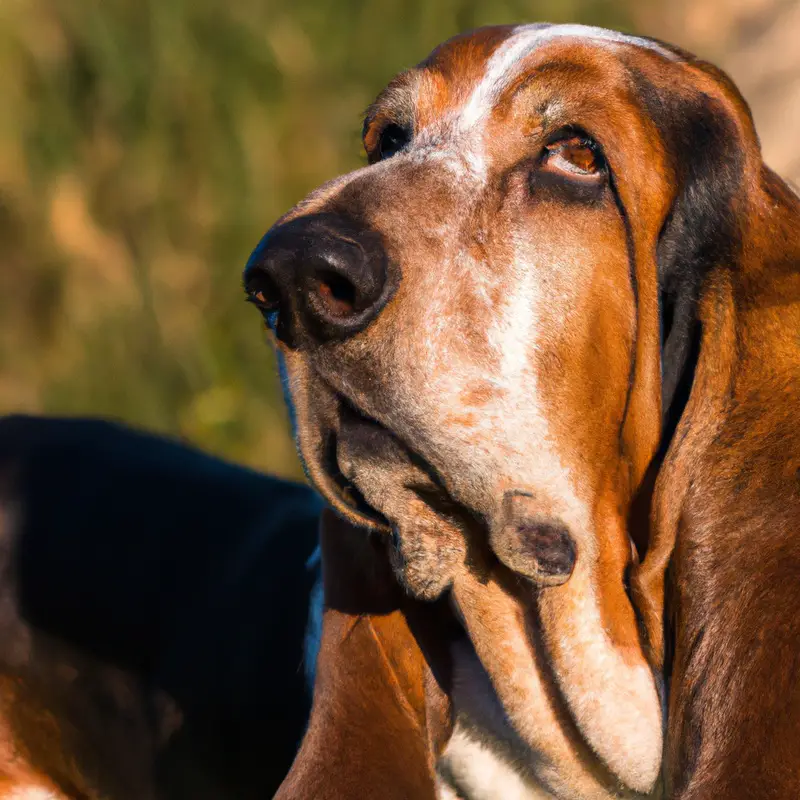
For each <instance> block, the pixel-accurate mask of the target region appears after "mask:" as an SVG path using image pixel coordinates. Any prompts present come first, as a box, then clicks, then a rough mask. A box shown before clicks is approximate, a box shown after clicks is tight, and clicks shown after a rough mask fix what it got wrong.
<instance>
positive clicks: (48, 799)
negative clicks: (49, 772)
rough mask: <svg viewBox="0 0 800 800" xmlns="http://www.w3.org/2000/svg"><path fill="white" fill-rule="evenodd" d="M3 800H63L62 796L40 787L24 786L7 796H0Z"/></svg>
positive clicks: (13, 790)
mask: <svg viewBox="0 0 800 800" xmlns="http://www.w3.org/2000/svg"><path fill="white" fill-rule="evenodd" d="M0 797H2V798H3V800H64V796H63V795H60V794H54V793H53V792H51V791H50V790H49V789H43V788H42V787H41V786H26V787H22V788H20V787H17V788H15V789H12V790H11V792H9V793H8V794H4V795H0Z"/></svg>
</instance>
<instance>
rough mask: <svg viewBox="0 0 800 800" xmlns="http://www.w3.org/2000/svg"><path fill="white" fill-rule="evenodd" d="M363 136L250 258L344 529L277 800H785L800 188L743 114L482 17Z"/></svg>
mask: <svg viewBox="0 0 800 800" xmlns="http://www.w3.org/2000/svg"><path fill="white" fill-rule="evenodd" d="M786 135H787V136H793V135H794V132H792V131H787V133H786ZM363 139H364V146H365V149H366V153H367V156H368V160H369V165H368V166H365V167H364V168H362V169H358V170H356V171H355V172H352V173H350V174H347V175H344V176H343V177H340V178H337V179H335V180H332V181H331V182H329V183H327V184H325V185H323V186H322V187H321V188H319V189H318V190H316V191H314V192H312V193H311V194H310V195H309V196H308V197H307V198H306V199H305V200H303V201H302V202H300V203H299V204H298V205H297V206H296V207H295V208H293V209H292V210H291V211H290V212H288V213H287V214H286V215H285V216H284V217H283V218H281V219H280V220H279V221H278V222H277V223H276V224H275V225H274V226H273V227H272V228H271V229H270V230H269V231H268V232H267V234H266V235H265V236H264V238H263V239H262V241H261V242H260V244H259V245H258V246H257V248H256V249H255V251H254V252H253V255H252V256H251V259H250V261H249V263H248V266H247V268H246V270H245V275H244V283H245V289H246V291H247V294H248V296H249V298H250V300H252V301H253V302H254V303H255V305H256V306H258V307H259V309H260V310H261V312H262V314H263V316H264V318H265V320H266V323H267V327H268V328H269V329H270V330H271V331H272V338H273V340H274V342H275V343H276V346H277V351H278V353H279V358H280V361H281V363H282V370H283V374H284V381H285V386H286V390H287V395H288V397H289V399H290V403H291V406H292V409H293V416H294V421H295V425H296V435H297V440H298V443H299V448H300V450H301V453H302V457H303V459H304V462H305V466H306V469H307V472H308V475H309V476H310V478H311V480H312V481H313V483H314V484H315V485H316V486H317V487H318V489H319V490H320V491H321V492H322V493H323V495H324V496H325V497H326V499H327V500H328V501H329V503H330V504H331V505H332V506H333V507H334V508H335V509H336V511H337V512H338V515H339V517H340V519H336V518H333V517H329V518H328V520H327V524H326V529H325V531H324V535H323V558H322V561H323V573H324V575H325V607H324V614H323V623H322V633H321V641H320V649H319V656H318V660H317V677H316V685H315V696H314V706H313V710H312V716H311V721H310V724H309V728H308V731H307V733H306V737H305V740H304V743H303V745H302V748H301V750H300V752H299V754H298V757H297V759H296V761H295V764H294V766H293V768H292V771H291V772H290V774H289V775H288V777H287V779H286V781H285V782H284V784H283V787H282V789H281V790H280V792H279V793H278V797H279V798H280V800H288V799H289V798H292V799H295V798H297V799H300V798H302V799H303V800H305V798H314V799H315V800H325V799H327V798H330V799H331V800H333V799H334V798H335V799H336V800H341V799H342V798H349V797H359V798H379V797H380V798H435V797H436V798H440V799H441V798H448V799H450V800H452V798H461V799H462V800H488V799H489V798H503V800H517V799H519V800H522V798H526V799H527V798H543V797H556V798H610V797H639V796H653V797H659V796H665V797H670V798H681V800H689V799H690V798H691V799H692V800H695V799H698V798H704V799H705V800H711V799H713V800H717V799H718V798H726V800H735V798H754V797H758V798H794V797H798V796H800V683H798V680H797V675H798V668H800V613H798V608H800V424H798V422H799V417H798V409H799V407H800V406H799V401H800V201H798V198H797V197H796V196H795V194H793V192H792V191H791V190H790V189H789V188H788V187H787V185H786V184H785V183H784V182H783V181H781V179H780V178H778V177H777V176H776V175H775V174H774V173H773V172H772V171H771V170H770V169H769V168H768V167H767V166H766V165H765V164H764V163H763V161H762V158H761V155H760V151H759V143H758V138H757V135H756V132H755V130H754V126H753V120H752V118H751V115H750V112H749V110H748V107H747V104H746V103H745V101H744V99H743V98H742V96H741V95H740V93H739V92H738V91H737V89H736V88H735V86H734V85H733V84H732V82H731V81H730V80H729V79H728V78H727V77H726V75H725V74H723V73H722V72H721V71H719V70H718V69H716V68H715V67H713V66H712V65H710V64H708V63H706V62H704V61H701V60H699V59H697V58H695V57H694V56H692V55H690V54H689V53H686V52H684V51H682V50H680V49H678V48H676V47H672V46H670V45H667V44H663V43H661V42H659V41H655V40H652V39H645V38H639V37H635V36H629V35H625V34H622V33H617V32H614V31H609V30H602V29H598V28H591V27H583V26H575V25H567V26H551V25H524V26H520V27H491V28H484V29H480V30H477V31H475V32H472V33H469V34H466V35H461V36H457V37H456V38H454V39H451V40H450V41H448V42H445V43H444V44H443V45H441V46H440V47H438V48H437V49H436V50H434V51H433V53H432V54H431V55H430V56H429V57H428V58H427V59H426V60H425V61H423V62H422V63H421V64H419V65H418V66H417V67H414V68H413V69H410V70H408V71H406V72H403V73H401V74H400V75H399V76H398V77H396V78H395V79H393V80H392V81H391V82H390V83H389V85H388V87H387V88H386V89H385V90H384V91H383V92H382V93H381V94H380V96H379V97H378V99H377V100H376V102H375V103H374V104H373V105H372V106H371V107H370V109H369V111H368V113H367V116H366V120H365V123H364V135H363ZM392 576H394V577H392Z"/></svg>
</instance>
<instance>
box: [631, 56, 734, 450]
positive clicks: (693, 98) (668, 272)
mask: <svg viewBox="0 0 800 800" xmlns="http://www.w3.org/2000/svg"><path fill="white" fill-rule="evenodd" d="M681 55H684V56H685V57H686V58H687V60H691V64H692V68H696V69H699V70H701V71H702V72H704V73H707V74H710V75H711V76H712V77H713V78H714V79H715V80H716V81H717V82H718V83H719V84H721V85H722V86H723V87H726V86H728V85H730V80H729V78H728V77H727V76H726V75H725V74H724V73H722V72H721V71H720V70H718V69H717V68H716V67H713V66H712V65H710V64H707V63H706V62H701V61H698V60H696V59H694V58H693V57H692V56H689V55H688V54H681ZM635 83H636V88H637V94H638V96H639V99H640V101H641V102H642V104H643V105H644V108H645V111H646V112H647V114H648V115H649V117H650V119H651V120H652V121H653V122H654V124H655V126H656V127H657V129H658V131H659V134H660V136H661V139H662V141H663V142H664V145H665V149H666V152H667V158H668V162H669V164H668V165H669V167H670V168H671V171H672V173H673V174H674V176H675V179H676V194H675V199H674V201H673V205H672V208H671V210H670V212H669V214H668V216H667V218H666V220H665V222H664V224H663V226H662V229H661V231H660V233H659V237H658V244H657V251H656V257H657V264H658V285H659V304H660V319H661V347H662V357H661V364H662V366H661V374H662V410H663V423H664V437H663V441H664V443H665V444H666V443H668V442H669V440H670V439H671V437H672V433H673V432H674V430H675V427H676V425H677V422H678V420H679V419H680V416H681V413H682V411H683V408H684V407H685V405H686V402H687V400H688V397H689V390H690V388H691V384H692V378H693V373H694V364H695V363H696V360H697V349H698V341H699V334H700V330H699V323H698V321H697V313H696V305H697V300H698V295H699V291H700V286H701V284H702V282H703V280H704V278H705V277H706V275H707V274H708V273H709V271H710V270H711V269H712V268H713V267H714V266H715V265H717V264H720V263H724V262H728V263H732V262H733V260H734V259H735V258H736V255H737V254H736V250H737V249H738V240H739V237H738V231H737V213H736V210H735V205H736V198H737V195H738V194H739V192H740V191H741V185H742V177H743V174H744V164H745V154H744V146H743V144H742V143H741V134H740V131H739V128H738V126H737V124H736V122H735V120H734V119H733V117H732V115H731V113H730V112H729V110H728V109H726V107H725V104H724V103H723V101H722V100H720V99H718V98H715V97H712V96H711V95H709V94H706V93H704V92H701V91H699V90H687V89H686V87H685V86H682V87H681V88H680V89H676V88H674V87H672V86H670V87H664V86H656V85H655V84H654V83H652V82H650V81H648V80H647V79H645V78H643V77H641V76H639V77H638V78H637V79H636V80H635Z"/></svg>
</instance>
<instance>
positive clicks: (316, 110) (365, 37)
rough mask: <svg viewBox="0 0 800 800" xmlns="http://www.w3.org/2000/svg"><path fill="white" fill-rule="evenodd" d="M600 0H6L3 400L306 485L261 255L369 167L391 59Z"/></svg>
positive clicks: (1, 151)
mask: <svg viewBox="0 0 800 800" xmlns="http://www.w3.org/2000/svg"><path fill="white" fill-rule="evenodd" d="M625 5H626V4H625V3H620V2H610V1H607V2H600V0H594V2H592V0H583V1H581V0H552V1H551V0H542V1H541V2H523V0H484V2H478V1H477V0H374V1H373V2H364V1H363V0H293V2H288V1H287V0H265V1H264V2H255V1H254V0H230V2H226V1H225V0H61V1H60V2H59V0H50V2H47V1H46V0H2V2H1V3H0V96H2V109H3V110H2V114H0V412H9V411H12V410H20V409H24V410H32V411H40V412H47V413H69V414H102V415H107V416H113V417H118V418H122V419H124V420H127V421H129V422H133V423H136V424H139V425H142V426H146V427H148V428H153V429H156V430H160V431H164V432H169V433H171V434H173V435H178V436H181V437H184V438H187V439H189V440H191V441H193V442H195V443H197V444H199V445H201V446H203V447H205V448H207V449H209V450H211V451H213V452H216V453H220V454H224V455H226V456H228V457H230V458H233V459H236V460H239V461H242V462H245V463H249V464H252V465H256V466H259V467H262V468H265V469H269V470H273V471H276V472H279V473H283V474H287V475H298V474H299V472H298V469H299V468H298V466H297V462H296V458H295V455H294V448H293V446H292V443H291V441H290V439H289V436H288V431H287V423H286V416H285V413H284V410H283V406H282V400H281V397H280V392H279V389H278V384H277V380H276V375H275V367H274V362H273V360H272V357H271V353H270V351H269V348H268V346H267V345H266V344H265V342H264V337H263V336H262V335H261V334H260V328H259V321H258V316H257V314H256V313H255V312H254V311H253V309H252V308H250V307H248V306H247V305H246V304H245V303H244V302H243V301H242V297H243V295H242V292H241V287H240V274H241V270H242V267H243V265H244V263H245V261H246V259H247V256H248V254H249V252H250V250H251V249H252V248H253V247H254V246H255V244H256V243H257V242H258V240H259V238H260V237H261V235H262V233H263V232H264V230H265V229H266V228H267V227H268V226H269V224H270V223H271V222H272V220H273V219H275V218H276V217H277V216H278V215H279V214H280V213H281V212H283V211H284V210H286V209H287V208H288V207H289V206H291V205H292V204H293V203H294V202H295V201H297V200H298V199H299V198H300V197H302V196H303V195H304V194H305V193H306V192H307V191H308V190H309V189H311V188H312V187H314V186H315V185H317V184H319V183H321V182H322V181H324V180H326V179H328V178H330V177H332V176H334V175H336V174H338V173H341V172H343V171H346V170H348V169H351V168H353V167H355V166H358V165H359V164H360V163H362V155H361V151H360V142H359V133H360V126H361V121H360V118H361V114H362V112H363V110H364V109H365V108H366V106H367V105H368V103H369V102H370V101H371V99H372V98H373V96H374V95H375V94H376V93H377V91H378V90H379V89H380V88H381V87H382V85H383V84H384V83H385V82H386V81H387V80H388V79H389V78H390V77H391V75H392V74H393V73H394V72H396V71H398V70H399V69H401V68H403V67H406V66H408V65H410V64H413V63H415V62H416V61H419V60H420V59H422V58H423V57H424V56H425V55H426V54H427V53H428V51H429V50H430V49H431V48H432V47H433V46H435V45H436V44H437V43H439V42H440V41H442V40H443V39H446V38H447V37H449V36H451V35H453V34H454V33H457V32H458V31H460V30H464V29H468V28H471V27H475V26H478V25H483V24H487V23H490V22H515V21H530V20H535V19H550V20H555V21H581V22H587V23H595V24H604V25H611V26H617V27H626V24H627V22H628V20H627V18H626V16H625V14H624V13H623V12H622V11H621V10H620V9H622V8H624V7H625Z"/></svg>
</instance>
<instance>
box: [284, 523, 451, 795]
mask: <svg viewBox="0 0 800 800" xmlns="http://www.w3.org/2000/svg"><path fill="white" fill-rule="evenodd" d="M321 546H322V564H323V581H324V586H325V604H324V613H323V623H322V638H321V642H320V649H319V656H318V659H317V664H316V680H315V685H314V701H313V707H312V711H311V720H310V722H309V726H308V730H307V732H306V735H305V737H304V739H303V742H302V745H301V747H300V751H299V753H298V755H297V758H296V759H295V762H294V765H293V766H292V769H291V771H290V772H289V775H288V776H287V778H286V780H285V781H284V783H283V784H282V786H281V788H280V789H279V791H278V794H277V795H276V798H277V800H290V799H291V800H308V798H312V797H313V798H315V800H342V798H351V797H352V798H372V797H376V798H377V797H380V798H386V800H392V799H396V800H405V798H410V797H413V798H415V800H417V798H419V800H426V798H429V799H430V800H434V798H435V797H436V789H435V776H434V764H435V759H436V757H437V755H438V751H439V750H440V749H441V747H442V746H443V744H444V741H445V740H446V738H447V737H448V736H449V726H450V721H449V708H448V706H447V703H446V700H445V695H444V693H443V692H442V690H441V689H440V687H439V685H438V684H437V681H436V679H435V678H434V676H433V674H432V672H431V670H430V668H429V665H428V662H427V660H426V657H425V655H423V651H422V649H421V647H420V642H419V641H418V636H420V630H419V628H417V627H416V625H417V622H419V624H420V625H422V626H426V625H429V624H430V617H431V616H432V614H431V610H430V609H427V608H426V609H425V613H424V614H422V615H420V614H418V613H416V612H417V609H416V607H415V604H414V603H413V602H412V601H410V600H409V599H408V598H407V597H406V596H405V595H404V593H403V592H402V590H401V589H400V587H399V585H398V583H397V581H396V579H395V577H394V574H393V573H392V570H391V567H390V565H389V561H388V557H387V554H386V550H385V545H384V544H383V543H382V542H381V541H379V540H378V539H377V538H376V537H372V536H370V535H369V534H367V533H366V532H365V531H363V530H360V529H358V528H355V527H353V526H352V525H351V524H350V523H348V522H345V521H343V520H341V519H340V518H338V517H336V516H335V515H334V513H333V512H332V511H326V512H324V515H323V522H322V536H321ZM412 628H414V632H412ZM415 634H416V635H415ZM431 634H432V635H429V636H427V637H425V634H424V631H423V633H422V634H421V635H422V636H423V638H427V640H430V641H431V642H432V644H433V646H435V640H436V638H437V637H436V634H435V633H434V632H431Z"/></svg>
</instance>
